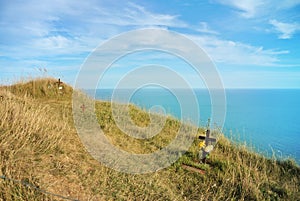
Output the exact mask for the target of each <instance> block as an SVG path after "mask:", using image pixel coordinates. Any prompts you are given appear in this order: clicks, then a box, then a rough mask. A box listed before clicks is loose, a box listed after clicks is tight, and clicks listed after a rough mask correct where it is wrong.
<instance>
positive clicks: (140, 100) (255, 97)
mask: <svg viewBox="0 0 300 201" xmlns="http://www.w3.org/2000/svg"><path fill="white" fill-rule="evenodd" d="M178 91H179V92H178V93H181V94H184V93H185V91H184V90H183V89H178ZM112 93H113V90H112V89H101V90H100V89H99V90H97V91H96V95H95V98H96V99H99V100H109V101H110V100H111V98H112ZM114 93H115V94H116V96H115V97H117V101H118V102H123V101H125V100H122V97H125V96H126V95H127V94H128V90H126V89H122V90H121V89H120V90H117V91H115V92H114ZM194 93H195V94H196V97H197V100H198V107H199V109H200V122H199V126H205V125H206V124H207V120H208V119H209V118H211V115H212V114H211V112H212V108H213V107H214V109H216V110H217V109H218V106H213V105H212V104H211V98H210V94H209V92H208V91H207V90H205V89H195V90H194ZM225 94H226V105H225V106H226V116H225V123H224V126H223V130H222V131H223V133H224V134H225V135H226V136H227V137H229V138H230V139H233V140H234V141H239V142H245V143H246V144H247V145H248V146H249V147H252V148H254V150H255V151H257V152H259V153H262V154H264V155H266V156H267V157H273V156H274V155H275V156H276V157H277V158H278V159H282V158H287V157H291V158H294V159H295V160H296V162H297V163H298V164H300V107H299V104H300V90H299V89H227V90H225ZM187 97H188V96H187ZM115 100H116V99H115ZM184 101H185V102H186V103H187V104H188V101H190V99H189V98H186V99H185V100H184ZM130 102H131V103H134V104H136V105H138V106H140V107H142V108H144V109H150V108H152V107H153V106H157V105H159V106H160V107H162V108H164V110H165V113H166V114H168V115H172V116H174V117H175V118H178V119H180V118H181V109H180V105H181V104H182V101H181V103H180V101H178V100H177V98H176V96H175V95H174V94H172V93H171V92H170V91H168V90H166V89H162V88H142V89H140V90H137V91H136V92H135V93H134V94H133V95H132V96H131V98H130Z"/></svg>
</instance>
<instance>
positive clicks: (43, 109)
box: [0, 79, 300, 200]
mask: <svg viewBox="0 0 300 201" xmlns="http://www.w3.org/2000/svg"><path fill="white" fill-rule="evenodd" d="M55 81H56V80H55V79H50V80H49V79H45V80H43V79H41V80H35V81H34V82H35V85H34V86H33V84H32V83H33V82H28V83H21V84H18V85H14V86H10V87H1V88H0V95H2V96H3V97H4V98H3V100H2V101H1V102H0V175H5V176H7V177H9V178H13V179H15V180H18V181H23V182H26V183H29V184H32V185H34V186H37V187H39V188H40V189H44V190H47V191H49V192H53V193H56V194H61V195H63V196H66V197H70V198H77V199H80V200H299V198H300V194H299V186H300V178H299V175H300V174H299V173H300V169H299V166H297V165H296V164H295V163H294V162H293V161H291V160H286V161H282V162H280V161H276V160H274V159H267V158H265V157H263V156H261V155H259V154H257V153H254V152H251V151H249V149H248V148H247V147H245V146H242V145H238V144H234V143H232V142H231V141H229V140H228V139H227V138H225V137H224V136H223V135H222V134H220V135H219V140H218V144H217V146H216V147H215V149H214V151H213V152H212V153H211V155H210V158H209V159H208V161H207V163H208V164H200V163H199V160H198V156H197V155H198V151H199V148H198V143H199V140H198V139H197V138H196V135H195V141H194V143H193V145H192V146H191V148H190V149H189V151H188V152H187V153H186V154H185V155H184V156H183V157H181V158H180V159H179V160H178V161H177V162H175V163H174V164H173V165H172V166H170V167H169V168H166V169H163V170H160V171H158V172H155V173H149V174H143V175H132V174H125V173H120V172H117V171H114V170H113V169H110V168H107V167H105V166H103V165H102V164H100V163H99V162H98V161H96V160H94V159H93V158H92V157H91V156H90V155H89V154H88V152H87V151H86V150H85V148H84V146H83V145H82V143H81V142H80V140H79V137H78V136H77V134H76V129H75V127H74V123H73V119H72V106H71V92H72V89H71V88H69V87H68V86H65V89H66V91H64V92H63V93H62V94H58V93H56V92H57V91H55V90H56V89H55V88H48V86H49V82H50V83H54V82H55ZM32 87H34V88H32ZM42 89H43V90H44V92H42V91H43V90H42ZM39 90H40V91H39ZM45 94H46V95H45ZM122 107H123V106H120V107H119V109H120V110H122ZM129 107H130V115H131V117H132V120H133V121H134V122H135V124H137V125H139V126H140V127H144V126H147V125H149V123H150V122H149V120H150V118H149V114H148V113H147V112H146V111H143V110H140V109H139V108H137V107H135V106H132V105H131V106H129ZM121 112H122V111H121ZM96 115H97V118H98V122H99V125H100V127H101V128H102V129H103V130H104V131H105V134H106V136H107V137H108V138H109V139H110V140H111V142H112V143H113V144H114V145H115V146H118V147H120V148H121V149H124V150H126V151H128V152H133V153H150V152H153V151H155V150H158V149H161V148H162V147H164V146H166V145H167V144H168V143H169V142H170V141H171V140H172V139H173V137H174V136H176V133H177V131H178V128H179V127H180V122H179V121H177V120H174V119H172V118H170V117H169V118H166V124H165V126H164V128H163V130H162V131H161V132H160V133H159V134H158V135H157V136H155V137H153V138H149V139H147V140H141V139H133V138H131V137H129V136H127V135H126V134H125V133H123V132H122V131H121V130H120V129H119V128H118V127H117V126H116V124H115V120H114V118H113V116H112V110H111V104H110V103H107V102H101V101H99V102H97V103H96ZM156 118H159V116H157V117H156ZM129 129H133V131H134V128H129ZM203 131H204V129H203V128H199V129H198V133H197V135H200V134H203ZM182 164H187V165H189V166H192V167H195V168H199V169H202V170H205V171H206V173H205V174H204V175H202V174H199V173H197V172H193V171H188V170H185V169H183V168H182ZM0 200H61V199H59V198H58V197H55V196H52V195H48V194H44V193H42V192H40V191H38V190H36V189H32V188H29V187H26V186H24V185H22V184H20V183H16V182H12V181H9V180H3V179H2V180H0Z"/></svg>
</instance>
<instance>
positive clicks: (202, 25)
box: [197, 22, 219, 34]
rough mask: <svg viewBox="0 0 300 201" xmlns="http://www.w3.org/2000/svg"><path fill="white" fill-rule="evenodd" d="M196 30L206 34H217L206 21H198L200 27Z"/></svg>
mask: <svg viewBox="0 0 300 201" xmlns="http://www.w3.org/2000/svg"><path fill="white" fill-rule="evenodd" d="M197 31H199V32H201V33H207V34H219V33H218V32H216V31H214V30H212V29H210V28H209V26H208V25H207V23H206V22H200V28H198V29H197Z"/></svg>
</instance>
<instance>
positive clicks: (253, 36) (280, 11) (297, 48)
mask: <svg viewBox="0 0 300 201" xmlns="http://www.w3.org/2000/svg"><path fill="white" fill-rule="evenodd" d="M148 28H155V29H163V30H168V31H172V32H176V33H179V34H181V35H183V36H185V37H187V38H188V39H190V40H192V41H193V42H194V43H196V44H197V45H198V46H199V47H200V48H202V49H203V50H204V52H206V54H207V55H208V57H209V58H211V60H212V62H213V63H214V64H215V66H216V68H217V70H218V73H219V75H220V78H221V80H222V83H223V85H224V87H225V88H300V0H281V1H279V0H276V1H275V0H272V1H271V0H251V1H250V0H244V1H240V0H227V1H225V0H208V1H205V0H203V1H199V0H190V1H180V0H164V1H161V0H160V1H158V0H149V1H141V0H139V1H138V0H131V1H117V0H110V1H109V0H100V1H96V0H95V1H93V0H92V1H72V0H43V1H35V0H28V1H18V0H16V1H6V0H0V68H1V71H0V83H1V84H7V83H11V82H16V81H19V80H20V79H23V78H28V77H36V76H54V77H57V78H58V77H60V78H61V79H62V80H63V81H65V82H67V83H70V84H74V83H75V81H76V78H77V75H78V73H79V72H80V68H81V67H82V65H83V64H84V62H85V61H86V59H87V58H88V56H89V55H91V53H92V52H93V51H94V50H95V48H97V47H99V46H100V45H101V44H103V43H104V42H105V41H108V40H109V39H111V38H113V37H115V36H118V35H120V34H122V33H124V32H128V31H133V30H137V29H148ZM149 37H151V36H149ZM132 55H133V56H132ZM132 55H131V56H128V57H124V59H123V61H121V60H120V61H118V62H116V63H114V64H113V65H112V67H111V68H110V69H109V70H108V71H107V73H106V77H104V79H103V84H102V85H103V87H105V88H109V87H114V86H115V84H116V82H117V81H118V79H120V78H121V77H122V76H124V74H126V73H127V72H128V71H130V70H132V69H131V68H130V67H132V66H134V65H136V66H138V65H146V64H153V63H155V64H157V65H168V66H171V67H170V68H174V69H179V70H178V71H177V72H178V73H179V74H180V75H183V76H185V78H186V79H188V80H189V82H190V85H192V86H193V87H195V88H196V87H201V86H202V85H203V82H202V81H201V79H200V80H199V78H198V77H197V78H194V77H193V73H192V71H191V70H190V69H188V68H189V67H188V65H186V64H184V63H183V62H182V61H179V60H180V59H178V58H173V56H174V55H173V56H172V55H165V53H162V54H158V53H157V52H151V51H150V52H149V51H148V52H145V53H143V54H140V53H135V54H132ZM134 55H136V56H134ZM184 65H186V66H185V67H183V66H184ZM157 76H161V77H162V79H164V78H165V77H166V75H161V74H160V73H157ZM102 85H101V86H102Z"/></svg>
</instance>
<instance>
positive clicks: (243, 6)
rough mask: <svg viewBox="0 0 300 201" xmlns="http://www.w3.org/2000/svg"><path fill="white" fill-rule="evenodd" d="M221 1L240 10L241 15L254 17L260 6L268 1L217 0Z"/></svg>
mask: <svg viewBox="0 0 300 201" xmlns="http://www.w3.org/2000/svg"><path fill="white" fill-rule="evenodd" d="M217 1H218V2H219V3H221V4H224V5H228V6H231V7H234V8H236V9H237V10H239V13H240V14H241V16H243V17H245V18H252V17H254V16H255V15H256V14H257V10H258V9H259V7H261V6H263V5H264V4H265V3H266V1H262V0H243V1H240V0H228V1H226V0H217Z"/></svg>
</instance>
